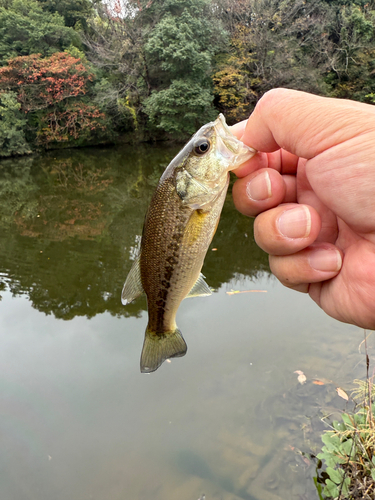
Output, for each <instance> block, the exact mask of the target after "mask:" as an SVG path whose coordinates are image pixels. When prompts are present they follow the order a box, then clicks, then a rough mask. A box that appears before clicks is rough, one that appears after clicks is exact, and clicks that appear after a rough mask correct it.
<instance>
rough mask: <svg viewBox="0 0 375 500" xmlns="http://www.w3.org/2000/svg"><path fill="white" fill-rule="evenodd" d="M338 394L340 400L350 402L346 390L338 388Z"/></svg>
mask: <svg viewBox="0 0 375 500" xmlns="http://www.w3.org/2000/svg"><path fill="white" fill-rule="evenodd" d="M336 392H337V394H338V395H339V396H340V398H342V399H345V401H349V396H348V395H347V394H346V392H345V391H344V389H341V388H340V387H336Z"/></svg>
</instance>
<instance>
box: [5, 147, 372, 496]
mask: <svg viewBox="0 0 375 500" xmlns="http://www.w3.org/2000/svg"><path fill="white" fill-rule="evenodd" d="M178 149H179V148H178V147H176V146H174V147H166V146H124V147H122V148H108V149H84V150H74V151H60V152H51V153H49V154H46V155H44V156H42V157H34V158H21V159H17V160H6V161H2V162H1V163H0V203H1V223H0V224H1V236H0V281H1V290H0V293H1V297H2V301H1V302H0V328H1V329H0V387H1V392H0V398H1V405H0V436H1V448H0V449H1V451H0V464H1V467H0V498H1V499H2V500H14V499H17V500H47V499H48V500H51V499H53V500H66V499H69V500H87V499H97V500H124V499H125V500H198V499H203V498H205V499H206V500H239V499H242V500H286V499H288V500H294V499H298V500H313V499H318V493H317V491H316V489H315V486H314V477H315V476H316V463H315V462H314V460H313V459H312V458H311V456H310V455H311V453H317V452H318V451H319V446H320V435H321V432H322V431H323V429H325V428H327V426H326V424H325V423H324V422H323V421H322V420H321V419H322V417H324V416H325V415H336V414H337V413H339V412H340V411H342V410H344V409H345V408H346V404H347V403H346V402H345V401H344V400H343V399H341V398H339V397H338V395H337V393H336V387H342V388H343V389H345V390H347V391H350V389H351V388H352V387H353V383H352V381H353V379H354V378H364V377H365V357H364V354H363V346H362V347H361V348H359V346H360V344H361V342H362V340H363V336H364V332H363V330H360V329H358V328H355V327H353V326H350V325H344V324H341V323H339V322H337V321H335V320H333V319H331V318H329V317H327V316H326V315H325V314H324V313H323V312H322V311H320V310H319V308H318V307H317V306H316V305H315V304H314V303H313V302H312V301H311V300H310V299H309V298H308V297H307V296H305V295H303V294H298V293H296V292H293V291H291V290H288V289H285V288H284V287H282V286H281V285H280V284H279V283H278V282H277V281H276V280H275V279H274V278H273V277H272V276H271V275H270V273H269V270H268V265H267V256H266V255H265V254H264V253H263V252H262V251H261V250H259V249H258V248H257V246H256V245H255V243H254V240H253V230H252V220H251V219H249V218H246V217H244V216H242V215H241V214H239V213H237V212H236V210H235V209H234V207H233V204H232V201H231V196H230V195H228V198H227V201H226V204H225V206H224V211H223V215H222V218H221V221H220V225H219V228H218V231H217V234H216V236H215V238H214V241H213V242H212V245H211V247H210V249H209V251H208V255H207V258H206V261H205V265H204V268H203V272H204V274H205V276H206V280H207V282H208V283H209V285H210V286H211V287H213V288H214V289H215V291H216V292H215V293H214V294H213V295H211V296H210V297H204V298H195V299H189V300H186V301H184V302H183V303H182V305H181V307H180V309H179V312H178V325H179V327H180V329H181V331H182V332H183V334H184V337H185V340H186V341H187V344H188V347H189V349H188V353H187V355H186V356H185V357H183V358H178V359H174V360H172V361H171V362H170V363H164V364H163V366H162V367H161V368H160V369H159V370H158V371H157V372H155V373H153V374H149V375H142V374H141V373H140V371H139V357H140V352H141V349H142V344H143V335H144V330H145V327H146V323H147V312H146V302H145V299H144V298H139V299H137V300H136V301H135V302H134V303H133V304H130V305H128V306H126V307H124V306H122V304H121V301H120V295H121V289H122V286H123V283H124V281H125V278H126V276H127V273H128V271H129V269H130V267H131V264H132V260H133V258H134V256H135V254H136V250H137V245H138V242H139V238H140V234H141V231H142V223H143V218H144V214H145V211H146V208H147V204H148V202H149V200H150V197H151V194H152V190H153V188H154V186H155V184H156V183H157V180H158V178H159V176H160V175H161V173H162V171H163V169H164V168H165V167H166V165H167V164H168V163H169V161H170V160H171V158H172V157H173V156H174V154H175V153H177V151H178ZM233 291H240V292H244V293H232V292H233ZM228 292H229V293H228ZM371 340H372V338H370V340H369V349H370V353H372V351H373V348H372V345H371ZM296 370H301V371H303V372H304V374H305V375H306V377H307V382H306V383H305V384H303V385H301V384H300V383H299V382H298V380H297V374H296V373H294V372H295V371H296ZM317 384H320V385H317Z"/></svg>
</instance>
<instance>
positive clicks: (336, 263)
mask: <svg viewBox="0 0 375 500" xmlns="http://www.w3.org/2000/svg"><path fill="white" fill-rule="evenodd" d="M309 264H310V266H311V267H312V268H313V269H315V270H316V271H330V272H336V271H339V270H340V269H341V264H342V258H341V254H340V252H339V251H338V250H335V249H334V248H329V249H325V248H320V249H318V250H312V251H311V252H310V254H309Z"/></svg>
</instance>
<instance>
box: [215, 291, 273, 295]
mask: <svg viewBox="0 0 375 500" xmlns="http://www.w3.org/2000/svg"><path fill="white" fill-rule="evenodd" d="M252 292H256V293H267V290H231V291H230V292H225V293H226V294H227V295H234V294H236V293H252Z"/></svg>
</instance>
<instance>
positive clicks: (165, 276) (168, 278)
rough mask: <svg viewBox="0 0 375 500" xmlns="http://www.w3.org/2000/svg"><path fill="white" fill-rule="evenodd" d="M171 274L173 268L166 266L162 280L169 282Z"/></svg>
mask: <svg viewBox="0 0 375 500" xmlns="http://www.w3.org/2000/svg"><path fill="white" fill-rule="evenodd" d="M172 274H173V267H172V266H167V267H166V268H165V273H164V278H165V279H166V281H170V280H171V278H172Z"/></svg>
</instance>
